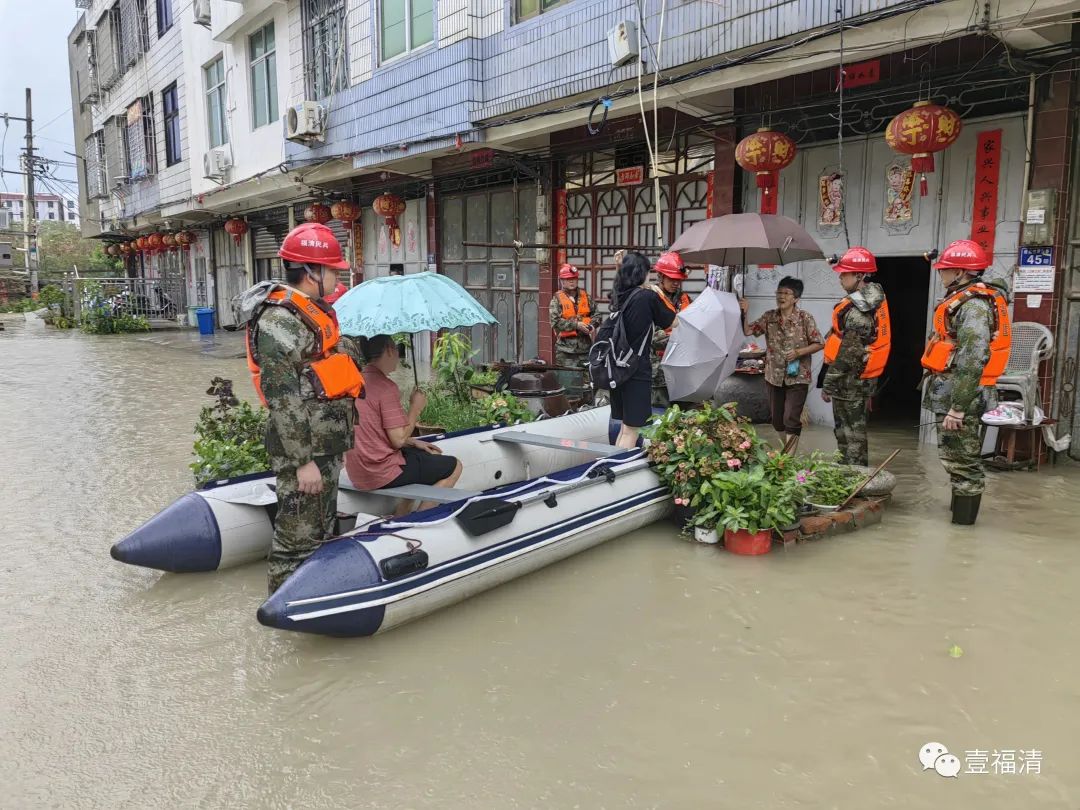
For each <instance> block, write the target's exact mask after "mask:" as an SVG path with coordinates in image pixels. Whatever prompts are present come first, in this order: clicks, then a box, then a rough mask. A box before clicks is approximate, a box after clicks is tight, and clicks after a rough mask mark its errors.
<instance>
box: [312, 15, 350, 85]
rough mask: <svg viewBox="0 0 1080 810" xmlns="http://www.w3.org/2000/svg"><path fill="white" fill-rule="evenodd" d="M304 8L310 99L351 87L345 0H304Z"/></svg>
mask: <svg viewBox="0 0 1080 810" xmlns="http://www.w3.org/2000/svg"><path fill="white" fill-rule="evenodd" d="M302 9H303V21H304V32H305V33H304V66H305V68H304V69H305V71H306V73H307V92H308V98H312V99H320V98H326V96H329V95H330V94H331V93H336V92H337V91H339V90H344V89H345V88H346V87H348V86H349V68H348V60H347V57H348V54H349V47H348V44H347V43H346V41H345V0H303V6H302Z"/></svg>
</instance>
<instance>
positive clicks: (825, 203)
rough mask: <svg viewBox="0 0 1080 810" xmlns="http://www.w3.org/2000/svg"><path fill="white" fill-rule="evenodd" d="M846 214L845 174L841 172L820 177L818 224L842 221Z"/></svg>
mask: <svg viewBox="0 0 1080 810" xmlns="http://www.w3.org/2000/svg"><path fill="white" fill-rule="evenodd" d="M843 214H844V176H843V175H842V174H840V172H833V173H832V174H823V175H821V177H819V178H818V225H820V226H823V227H824V226H834V225H840V224H841V223H842V221H843V220H842V217H843Z"/></svg>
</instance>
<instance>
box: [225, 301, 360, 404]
mask: <svg viewBox="0 0 1080 810" xmlns="http://www.w3.org/2000/svg"><path fill="white" fill-rule="evenodd" d="M272 306H279V307H284V308H285V309H287V310H288V311H289V312H291V313H293V314H294V315H296V316H297V317H298V318H300V320H301V322H302V323H303V324H304V326H306V327H307V328H308V329H310V330H311V332H312V334H313V335H315V358H314V359H313V360H311V361H309V362H308V363H306V364H305V365H304V367H303V369H302V371H301V373H302V374H304V375H305V376H306V377H307V378H308V379H309V380H310V382H311V387H312V389H313V390H314V391H315V396H316V398H317V399H320V400H331V399H341V398H343V397H358V396H360V392H361V391H363V390H364V377H363V375H362V374H361V373H360V369H358V368H357V367H356V363H354V362H353V360H352V358H351V357H349V355H347V354H343V353H341V352H335V351H334V347H335V346H337V344H338V340H340V338H341V332H340V331H339V330H338V325H337V320H336V319H335V318H334V317H333V316H332V315H330V314H329V313H327V312H326V311H325V310H323V309H322V307H320V306H319V305H318V304H317V303H316V302H315V301H314V300H312V299H311V298H309V297H308V296H306V295H304V294H303V293H302V292H300V291H299V290H294V289H291V288H288V287H276V288H275V289H274V290H272V291H271V292H270V294H269V295H268V296H267V297H266V300H265V301H264V302H263V304H262V306H261V307H260V308H259V311H258V312H256V313H255V315H254V316H253V317H252V319H251V320H250V321H248V326H247V341H246V343H247V363H248V370H249V371H251V382H252V383H253V384H254V386H255V392H256V393H257V394H258V395H259V400H260V401H261V402H262V404H263V405H266V397H265V396H263V390H262V370H261V369H260V368H259V361H258V352H257V350H256V349H257V347H256V342H257V331H256V330H257V328H258V323H259V318H260V317H261V316H262V314H263V313H264V312H265V311H266V308H267V307H272Z"/></svg>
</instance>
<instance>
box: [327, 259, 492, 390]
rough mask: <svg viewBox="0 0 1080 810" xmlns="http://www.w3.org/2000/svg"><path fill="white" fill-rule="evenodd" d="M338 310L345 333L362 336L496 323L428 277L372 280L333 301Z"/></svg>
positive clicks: (457, 290)
mask: <svg viewBox="0 0 1080 810" xmlns="http://www.w3.org/2000/svg"><path fill="white" fill-rule="evenodd" d="M334 310H335V311H336V312H337V316H338V325H339V326H340V327H341V332H342V334H345V335H353V336H358V337H373V336H374V335H394V334H397V333H399V332H407V333H409V334H410V335H412V334H416V333H417V332H435V331H437V330H439V329H456V328H457V327H459V326H475V325H477V324H481V323H484V324H493V323H498V321H497V320H496V319H495V316H494V315H492V314H491V313H490V312H488V311H487V310H486V309H484V308H483V307H482V306H481V305H480V304H479V303H478V302H477V300H476V299H475V298H473V297H472V296H471V295H469V292H468V290H466V289H465V288H464V287H462V286H461V285H460V284H458V283H457V282H456V281H454V280H453V279H451V278H447V277H446V276H440V275H439V274H438V273H430V272H425V273H413V274H411V275H407V276H384V277H382V278H373V279H370V280H368V281H365V282H364V283H363V284H358V285H357V286H355V287H353V288H352V289H351V290H349V291H348V292H347V293H345V294H344V295H343V296H341V298H339V299H338V300H337V301H335V302H334ZM413 354H414V355H415V349H414V351H413ZM415 375H416V363H415V362H414V363H413V376H414V377H415Z"/></svg>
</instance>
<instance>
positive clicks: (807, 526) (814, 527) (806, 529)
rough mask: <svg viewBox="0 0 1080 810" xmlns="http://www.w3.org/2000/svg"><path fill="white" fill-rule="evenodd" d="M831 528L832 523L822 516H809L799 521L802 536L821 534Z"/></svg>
mask: <svg viewBox="0 0 1080 810" xmlns="http://www.w3.org/2000/svg"><path fill="white" fill-rule="evenodd" d="M831 527H832V521H831V520H829V518H827V517H824V516H823V515H811V516H810V517H804V518H803V519H802V520H800V521H799V529H800V530H801V531H802V533H803V534H823V533H824V532H826V531H828V530H829V529H830V528H831Z"/></svg>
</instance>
